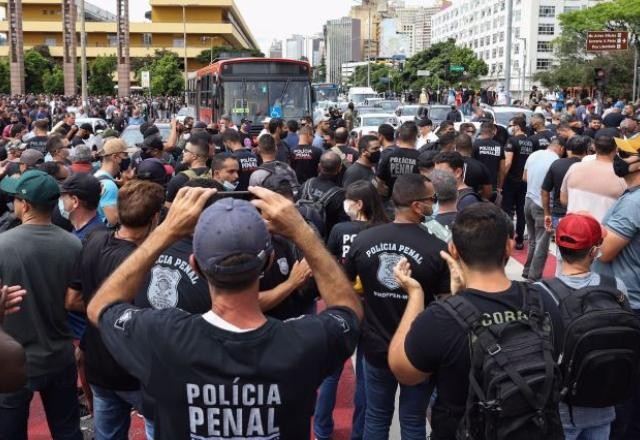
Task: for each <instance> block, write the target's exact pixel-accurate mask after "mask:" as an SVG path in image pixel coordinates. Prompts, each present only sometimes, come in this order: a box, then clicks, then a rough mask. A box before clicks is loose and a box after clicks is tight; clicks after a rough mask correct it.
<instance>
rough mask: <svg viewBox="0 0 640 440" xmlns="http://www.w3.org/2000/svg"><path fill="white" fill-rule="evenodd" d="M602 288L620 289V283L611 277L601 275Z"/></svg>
mask: <svg viewBox="0 0 640 440" xmlns="http://www.w3.org/2000/svg"><path fill="white" fill-rule="evenodd" d="M600 286H602V287H609V288H611V289H616V290H617V289H618V283H617V281H616V279H615V278H614V277H612V276H609V275H600Z"/></svg>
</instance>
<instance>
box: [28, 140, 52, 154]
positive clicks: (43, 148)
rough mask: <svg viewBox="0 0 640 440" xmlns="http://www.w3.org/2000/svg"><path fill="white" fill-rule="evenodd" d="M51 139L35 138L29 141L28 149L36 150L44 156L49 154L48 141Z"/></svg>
mask: <svg viewBox="0 0 640 440" xmlns="http://www.w3.org/2000/svg"><path fill="white" fill-rule="evenodd" d="M48 140H49V138H48V137H47V136H34V137H32V138H31V139H29V140H28V141H27V149H29V148H33V149H34V150H38V151H39V152H41V153H42V154H47V141H48Z"/></svg>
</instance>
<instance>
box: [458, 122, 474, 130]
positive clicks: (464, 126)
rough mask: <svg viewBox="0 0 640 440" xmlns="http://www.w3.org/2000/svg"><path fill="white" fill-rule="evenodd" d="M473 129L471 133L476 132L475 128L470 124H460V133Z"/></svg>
mask: <svg viewBox="0 0 640 440" xmlns="http://www.w3.org/2000/svg"><path fill="white" fill-rule="evenodd" d="M470 128H473V132H474V133H475V132H476V126H475V125H473V124H472V123H471V122H463V123H462V124H460V133H462V132H465V131H467V130H468V129H470Z"/></svg>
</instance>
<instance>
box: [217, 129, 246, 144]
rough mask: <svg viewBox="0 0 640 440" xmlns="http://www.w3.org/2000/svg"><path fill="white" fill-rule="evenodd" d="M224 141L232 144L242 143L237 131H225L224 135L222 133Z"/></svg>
mask: <svg viewBox="0 0 640 440" xmlns="http://www.w3.org/2000/svg"><path fill="white" fill-rule="evenodd" d="M222 141H223V142H231V143H232V144H241V143H242V140H241V138H240V133H238V131H237V130H225V131H224V133H222Z"/></svg>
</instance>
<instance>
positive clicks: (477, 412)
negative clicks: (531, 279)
mask: <svg viewBox="0 0 640 440" xmlns="http://www.w3.org/2000/svg"><path fill="white" fill-rule="evenodd" d="M517 285H518V286H519V288H520V290H521V291H522V297H523V305H522V308H521V310H522V312H523V313H525V314H526V315H527V316H528V319H523V320H513V321H509V322H504V323H501V324H492V325H490V326H484V325H483V324H482V321H483V320H484V319H486V316H484V315H483V314H482V313H481V312H480V311H479V310H478V309H477V308H476V307H475V306H474V305H473V304H471V302H469V301H468V300H466V299H465V298H463V297H461V296H460V295H454V296H451V297H449V298H447V299H445V300H444V301H441V302H440V303H439V304H441V305H442V306H443V308H444V309H445V310H446V311H447V312H448V313H449V314H450V315H451V316H452V317H453V318H454V319H455V320H456V321H457V322H458V324H460V325H461V326H462V328H464V329H465V330H467V331H469V332H471V333H472V341H473V342H472V346H471V368H470V370H469V391H468V396H467V403H466V407H465V411H464V416H463V418H462V420H461V421H460V425H459V426H458V432H457V436H456V437H457V439H458V440H463V439H464V440H503V439H504V440H507V439H508V440H524V439H530V440H534V439H536V440H537V439H545V440H556V439H558V440H560V439H564V433H563V429H562V423H561V421H560V415H559V412H558V402H559V400H560V393H559V388H560V386H559V385H560V373H559V371H558V366H557V364H556V363H555V361H554V359H553V338H552V335H551V324H550V322H549V317H548V316H547V315H545V312H544V305H543V302H542V297H541V294H540V293H539V292H538V291H537V290H535V289H532V288H529V287H528V286H525V285H524V284H523V283H518V284H517Z"/></svg>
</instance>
